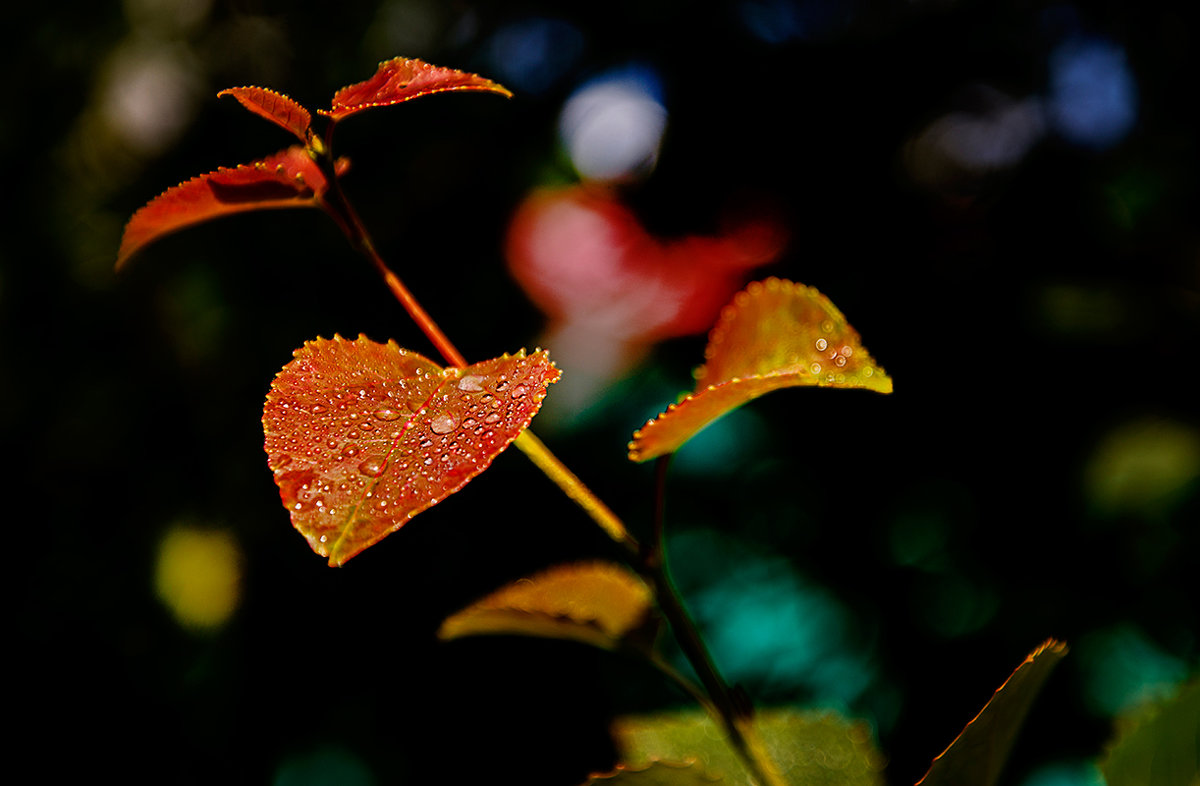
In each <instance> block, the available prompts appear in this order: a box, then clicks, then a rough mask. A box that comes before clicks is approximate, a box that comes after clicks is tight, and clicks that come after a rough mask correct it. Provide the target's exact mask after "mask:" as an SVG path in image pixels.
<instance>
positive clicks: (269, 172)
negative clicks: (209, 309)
mask: <svg viewBox="0 0 1200 786" xmlns="http://www.w3.org/2000/svg"><path fill="white" fill-rule="evenodd" d="M346 166H347V164H346V163H345V162H344V161H342V162H339V168H338V173H339V174H340V173H341V172H342V171H344V170H345V168H346ZM327 187H328V183H327V182H326V180H325V175H323V174H322V173H321V170H320V169H319V168H318V167H317V165H316V164H315V163H313V160H312V159H311V158H309V155H308V153H307V152H306V151H305V149H304V148H303V147H300V146H299V145H296V146H294V147H290V148H288V149H287V150H284V151H282V152H280V153H276V154H275V155H273V156H270V157H268V158H264V159H262V160H261V161H255V162H254V163H252V164H242V165H240V166H237V167H234V168H232V169H229V168H225V167H222V168H221V169H218V170H216V171H215V172H209V173H208V174H205V175H200V176H199V177H194V178H192V179H191V180H188V181H186V182H183V183H180V184H179V185H177V186H175V187H173V188H169V189H167V190H166V191H164V192H163V193H162V194H160V195H159V196H157V197H155V198H154V199H152V200H151V201H150V202H149V203H147V204H146V205H145V206H144V207H142V208H141V209H140V210H138V211H137V212H136V213H134V214H133V217H132V218H130V219H129V223H128V224H126V225H125V234H124V236H123V237H122V238H121V248H120V250H119V251H118V252H117V267H118V268H120V267H121V266H122V265H124V264H125V263H126V262H127V261H128V260H129V258H130V257H131V256H132V255H133V254H134V253H135V252H137V251H138V250H140V249H141V248H142V247H144V246H145V245H146V244H148V243H151V242H153V241H154V240H157V239H158V238H160V237H162V236H164V235H169V234H171V233H172V232H176V231H178V230H180V229H183V228H184V227H189V226H192V225H194V224H200V223H203V222H205V221H210V220H212V219H214V218H220V217H222V216H228V215H233V214H234V213H246V212H249V211H252V210H268V209H274V208H285V207H316V206H317V204H318V202H317V198H318V197H319V196H320V195H321V194H323V193H325V190H326V188H327Z"/></svg>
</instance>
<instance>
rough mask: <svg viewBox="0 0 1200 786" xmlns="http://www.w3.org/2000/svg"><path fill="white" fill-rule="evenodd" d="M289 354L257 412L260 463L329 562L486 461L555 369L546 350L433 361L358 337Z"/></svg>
mask: <svg viewBox="0 0 1200 786" xmlns="http://www.w3.org/2000/svg"><path fill="white" fill-rule="evenodd" d="M294 354H295V357H294V359H293V360H292V361H291V362H290V363H288V364H287V365H286V366H284V368H283V370H282V371H280V372H279V374H278V375H277V376H276V377H275V381H274V383H273V384H272V385H271V390H270V392H269V393H268V394H267V400H266V405H265V408H264V411H263V430H264V432H265V434H266V445H265V447H266V451H267V455H268V465H269V466H270V468H271V470H272V471H273V472H274V475H275V482H276V483H277V484H278V485H279V492H280V498H281V499H282V501H283V505H284V507H285V508H287V509H288V511H289V513H290V514H291V517H292V524H293V525H294V526H295V527H296V529H297V530H299V531H300V532H301V534H303V535H304V536H305V538H307V539H308V542H309V545H310V546H312V549H313V550H314V551H316V552H317V553H318V554H320V555H322V556H325V557H328V558H329V564H330V565H341V564H343V563H345V562H346V560H348V559H350V558H351V557H353V556H354V555H356V554H358V553H360V552H361V551H362V550H363V549H366V548H368V547H369V546H371V545H374V544H375V543H378V542H379V541H380V540H381V539H383V538H384V537H386V536H387V535H388V534H390V533H392V532H394V531H396V530H397V529H399V528H400V527H401V526H403V525H404V524H405V523H406V522H407V521H408V520H409V519H411V518H412V517H413V516H415V515H417V514H418V513H420V512H422V511H424V510H426V509H428V508H429V507H430V506H432V505H435V504H437V503H438V502H441V501H442V500H444V499H445V498H446V497H448V496H450V495H451V494H453V493H454V492H456V491H458V490H459V489H461V488H462V487H463V486H465V485H466V484H467V483H468V482H469V481H470V480H471V479H472V478H474V477H475V476H476V475H478V474H479V473H480V472H482V471H483V470H485V469H487V467H488V466H489V465H490V464H491V462H492V459H494V458H495V457H496V456H497V455H498V454H499V453H500V452H501V451H503V450H504V449H505V448H506V447H508V445H509V443H511V442H512V441H513V439H515V438H516V437H517V435H518V434H520V433H521V431H522V430H524V429H525V428H526V427H527V426H528V425H529V422H530V420H531V419H532V418H533V416H534V415H535V414H536V413H537V411H538V409H539V408H540V406H541V402H542V399H543V398H545V395H546V386H547V385H549V384H550V383H552V382H555V381H557V380H558V378H559V376H560V372H559V370H558V369H557V368H555V366H554V364H553V363H551V362H550V359H549V357H548V356H547V355H546V353H545V352H536V353H534V354H533V355H530V356H528V357H527V356H526V355H525V354H524V352H521V353H518V354H516V355H511V356H510V355H505V356H503V357H499V358H495V359H493V360H487V361H484V362H482V363H476V364H474V365H472V366H468V367H466V368H463V369H458V368H449V369H443V368H442V367H440V366H438V365H437V364H436V363H434V362H433V361H431V360H429V359H427V358H425V357H422V356H421V355H418V354H416V353H415V352H409V351H407V350H404V349H401V348H400V347H399V346H397V345H396V343H395V342H389V343H387V344H379V343H376V342H374V341H371V340H370V339H368V338H367V337H366V336H359V337H358V339H356V340H354V341H348V340H346V339H344V338H342V337H341V336H336V335H335V336H334V338H333V339H332V340H327V339H323V338H318V339H316V340H314V341H309V342H306V343H305V344H304V346H303V347H301V348H300V349H298V350H296V352H295V353H294Z"/></svg>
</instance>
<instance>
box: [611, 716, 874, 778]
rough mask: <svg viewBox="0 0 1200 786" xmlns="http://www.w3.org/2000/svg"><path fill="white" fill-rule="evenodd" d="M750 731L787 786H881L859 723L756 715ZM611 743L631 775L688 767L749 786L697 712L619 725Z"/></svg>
mask: <svg viewBox="0 0 1200 786" xmlns="http://www.w3.org/2000/svg"><path fill="white" fill-rule="evenodd" d="M754 723H755V726H756V727H757V731H758V735H759V737H760V738H761V740H762V742H763V744H764V745H765V747H766V749H767V751H768V753H769V754H770V756H771V758H772V760H773V761H774V762H775V764H776V765H777V766H778V767H779V770H780V771H781V772H782V773H783V775H784V777H785V778H786V780H787V782H788V783H790V784H793V785H794V786H881V784H882V783H883V779H882V777H881V771H882V769H883V756H882V755H881V754H880V753H879V752H878V750H877V749H876V747H875V742H874V739H873V736H872V734H871V730H870V727H869V726H868V725H867V724H866V723H863V722H854V721H850V720H847V719H845V718H842V717H840V716H838V715H835V714H833V713H828V712H799V711H797V710H791V709H770V710H762V711H760V712H758V713H757V714H756V715H755V721H754ZM613 737H614V739H615V741H616V743H617V749H618V751H619V752H620V756H621V761H622V762H623V764H624V765H625V766H626V767H628V768H630V769H637V768H640V767H648V766H649V765H650V764H652V763H655V762H678V763H690V762H695V763H696V765H698V766H699V767H701V768H702V769H703V773H704V774H705V775H706V776H707V777H708V778H709V779H710V781H709V782H712V779H717V781H716V782H719V783H722V784H731V785H732V786H753V783H754V782H753V781H752V780H750V775H749V774H748V773H747V771H746V768H745V767H744V766H743V765H742V762H741V760H740V759H739V758H738V756H737V754H736V753H735V752H734V750H733V748H732V747H730V745H729V742H728V741H727V740H726V739H725V735H724V734H723V733H722V731H721V729H720V728H719V727H718V726H717V724H716V723H714V722H713V720H712V719H711V718H710V717H709V716H708V715H706V714H705V713H703V712H701V711H699V710H695V711H680V712H668V713H659V714H655V715H648V716H637V717H632V716H630V717H625V718H619V719H618V720H617V721H616V722H615V723H614V724H613ZM665 772H666V771H664V773H665ZM685 773H686V774H685ZM689 778H690V780H689ZM695 778H696V775H695V774H694V773H693V772H691V770H684V771H681V779H680V780H669V781H667V780H663V781H648V783H658V782H662V783H664V784H665V783H670V784H672V786H676V785H677V784H679V785H681V784H691V783H697V782H701V781H697V780H696V779H695ZM633 782H634V781H630V783H633Z"/></svg>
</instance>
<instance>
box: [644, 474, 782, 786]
mask: <svg viewBox="0 0 1200 786" xmlns="http://www.w3.org/2000/svg"><path fill="white" fill-rule="evenodd" d="M670 461H671V454H667V455H665V456H662V457H661V458H659V459H658V461H656V462H655V467H654V469H655V472H654V475H655V489H654V498H655V504H654V520H653V528H654V535H653V538H652V539H651V541H650V543H649V545H648V546H647V548H646V550H645V552H644V553H643V555H642V560H641V566H640V569H641V573H642V575H643V576H644V577H645V578H646V579H647V580H648V581H649V582H650V583H651V585H652V586H653V587H654V595H655V597H656V598H657V600H658V606H659V609H660V610H661V611H662V613H663V616H664V617H666V619H667V621H668V622H669V623H670V625H671V630H672V631H673V632H674V633H675V640H676V641H678V642H679V646H680V648H681V649H682V650H683V654H684V657H686V658H687V659H688V662H689V663H690V664H691V665H692V668H693V669H694V670H695V672H696V676H697V677H699V678H700V683H701V684H702V685H703V686H704V690H705V691H707V693H708V695H709V697H711V702H702V704H703V706H705V708H706V709H708V711H709V714H710V715H712V716H713V719H714V720H716V721H717V722H719V723H720V724H721V725H722V727H724V730H725V734H726V736H727V737H728V738H729V741H730V742H731V743H732V744H733V748H734V750H736V751H737V753H738V754H739V755H740V756H741V758H742V761H743V762H744V763H745V765H746V767H747V769H749V770H750V773H751V774H752V775H753V776H754V779H755V780H757V781H759V782H760V783H762V784H765V785H766V786H786V784H785V783H784V781H783V779H782V776H781V775H780V774H779V772H778V769H777V768H776V766H775V764H774V762H772V761H771V760H770V758H769V757H768V756H767V754H766V751H765V750H763V746H762V744H761V742H759V741H758V740H757V738H754V739H749V738H748V733H751V734H752V733H753V727H752V726H751V725H750V723H749V721H750V717H749V714H748V712H747V710H746V709H745V708H742V707H739V702H738V701H737V700H735V698H734V695H733V691H732V690H730V688H729V686H728V685H727V684H726V683H725V679H724V678H723V677H722V676H721V672H720V671H718V670H717V666H716V663H715V662H714V661H713V659H712V654H711V653H710V652H709V651H708V646H707V645H706V644H705V643H704V639H703V638H702V637H701V636H700V631H699V629H698V628H697V627H696V623H695V621H694V620H693V619H692V616H691V614H689V613H688V610H687V607H686V606H684V605H683V596H682V595H680V593H679V589H678V588H677V587H676V586H675V581H674V579H672V578H671V571H670V569H669V568H668V567H667V557H666V549H667V544H666V523H665V519H666V477H667V468H668V466H669V465H670Z"/></svg>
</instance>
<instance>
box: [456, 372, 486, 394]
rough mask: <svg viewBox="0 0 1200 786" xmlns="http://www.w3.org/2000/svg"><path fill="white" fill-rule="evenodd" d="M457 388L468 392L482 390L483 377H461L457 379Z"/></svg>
mask: <svg viewBox="0 0 1200 786" xmlns="http://www.w3.org/2000/svg"><path fill="white" fill-rule="evenodd" d="M458 389H459V390H465V391H467V392H468V393H479V392H480V391H482V390H483V377H475V376H468V377H463V378H462V379H460V380H459V381H458Z"/></svg>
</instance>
